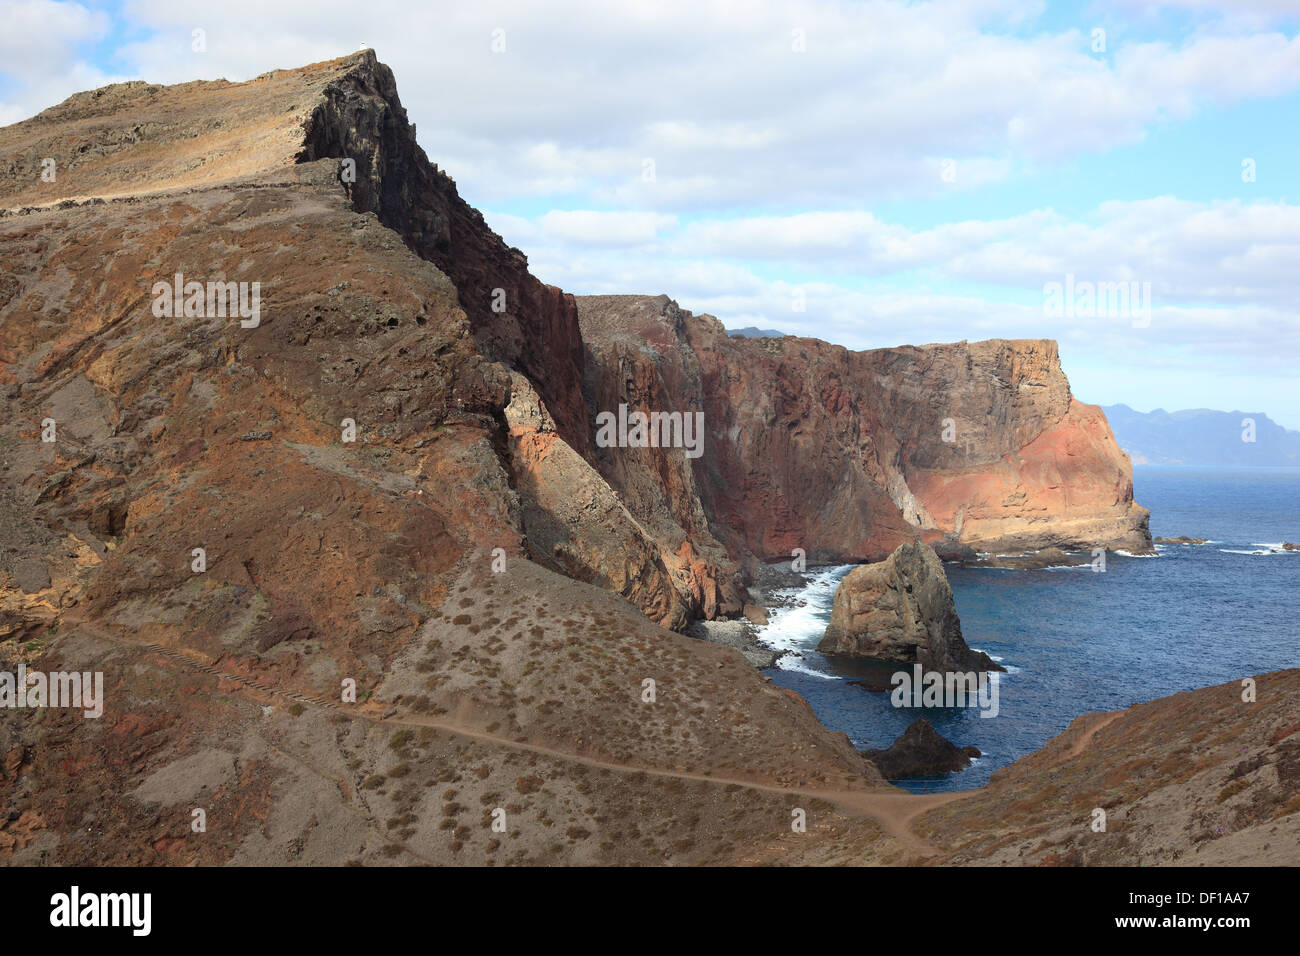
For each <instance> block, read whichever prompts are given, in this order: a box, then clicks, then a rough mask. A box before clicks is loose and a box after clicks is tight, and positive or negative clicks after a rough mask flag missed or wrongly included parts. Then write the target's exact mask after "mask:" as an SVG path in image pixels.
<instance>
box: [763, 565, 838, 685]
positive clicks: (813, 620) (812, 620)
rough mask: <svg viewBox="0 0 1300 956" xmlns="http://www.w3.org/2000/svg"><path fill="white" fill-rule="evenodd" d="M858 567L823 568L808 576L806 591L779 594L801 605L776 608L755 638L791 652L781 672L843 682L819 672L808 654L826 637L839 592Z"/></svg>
mask: <svg viewBox="0 0 1300 956" xmlns="http://www.w3.org/2000/svg"><path fill="white" fill-rule="evenodd" d="M853 567H854V565H851V564H845V565H840V566H838V567H834V568H819V569H817V570H815V571H812V572H810V573H809V575H808V583H807V584H806V585H805V586H804V587H802V588H786V589H783V590H781V591H779V592H778V594H779V595H780V596H782V597H788V598H793V599H795V600H797V601H801V602H802V603H801V604H795V605H789V606H786V607H778V608H773V609H772V611H771V613H770V615H769V618H768V623H767V624H765V625H763V626H762V627H759V628H757V629H756V631H755V633H754V636H755V637H756V638H758V640H760V641H762V642H763V643H764V644H766V645H768V646H769V647H772V648H775V649H776V650H778V651H789V652H790V653H788V654H785V655H783V656H782V657H781V659H780V660H779V661H777V664H776V666H777V667H778V668H779V669H780V670H785V671H798V672H799V673H802V674H809V675H811V676H813V677H820V678H822V679H823V680H840V678H839V677H837V676H835V675H834V674H827V673H826V672H825V671H820V670H817V669H816V668H815V667H812V666H811V665H809V664H808V662H807V660H806V659H805V658H804V657H803V654H804V652H807V651H815V650H816V649H817V645H818V644H819V643H820V642H821V639H822V637H823V636H824V635H825V633H826V625H827V624H828V623H829V622H830V619H831V607H832V605H833V604H834V603H835V588H836V587H837V586H838V585H839V582H840V578H842V577H844V575H845V574H847V573H848V572H849V571H850V570H851V569H852V568H853Z"/></svg>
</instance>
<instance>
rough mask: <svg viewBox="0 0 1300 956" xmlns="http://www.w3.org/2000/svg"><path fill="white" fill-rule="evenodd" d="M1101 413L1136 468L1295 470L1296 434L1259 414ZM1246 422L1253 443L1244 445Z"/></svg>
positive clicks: (1113, 409) (1298, 459) (1108, 408)
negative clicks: (1266, 467)
mask: <svg viewBox="0 0 1300 956" xmlns="http://www.w3.org/2000/svg"><path fill="white" fill-rule="evenodd" d="M1102 411H1104V412H1105V413H1106V418H1107V419H1108V420H1109V421H1110V427H1111V429H1112V430H1113V431H1114V432H1115V440H1116V441H1118V442H1119V446H1120V448H1123V449H1124V450H1125V451H1126V452H1128V453H1129V457H1130V458H1132V460H1133V464H1135V465H1300V432H1297V431H1291V430H1289V429H1286V428H1283V427H1282V426H1281V425H1279V424H1278V423H1277V422H1275V421H1273V420H1272V419H1270V418H1269V417H1268V416H1267V415H1265V414H1264V413H1263V412H1217V411H1214V410H1212V409H1209V408H1189V409H1185V410H1184V411H1181V412H1167V411H1165V410H1164V409H1163V408H1157V409H1156V410H1155V411H1151V412H1138V411H1134V410H1133V409H1131V408H1129V407H1128V406H1127V405H1103V406H1102ZM1247 419H1249V422H1248V421H1247ZM1250 422H1253V423H1254V435H1253V437H1254V441H1248V440H1246V439H1248V438H1250V437H1251V435H1250V431H1249V428H1250Z"/></svg>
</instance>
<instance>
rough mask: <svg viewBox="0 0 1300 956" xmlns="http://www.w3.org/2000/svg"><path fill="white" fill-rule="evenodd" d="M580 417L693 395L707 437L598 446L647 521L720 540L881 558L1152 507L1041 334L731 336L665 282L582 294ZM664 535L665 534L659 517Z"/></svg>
mask: <svg viewBox="0 0 1300 956" xmlns="http://www.w3.org/2000/svg"><path fill="white" fill-rule="evenodd" d="M578 306H579V312H580V314H581V317H582V323H583V334H584V339H585V341H586V343H587V349H588V361H587V386H586V394H587V401H588V404H589V408H590V411H591V413H592V414H593V415H594V414H596V413H597V412H599V411H602V410H611V409H614V408H616V407H617V404H618V403H619V402H626V403H628V404H629V406H631V407H640V408H643V409H646V410H651V409H659V410H683V411H689V410H694V409H702V410H703V411H704V413H705V422H706V429H705V431H706V445H705V449H706V450H705V454H704V455H703V456H701V457H700V458H698V459H695V460H693V461H690V460H688V459H687V458H686V456H685V454H684V453H683V452H682V451H681V450H679V449H653V448H649V449H607V450H600V449H598V450H596V452H595V453H594V454H595V456H596V459H595V460H596V462H597V465H598V467H599V468H600V469H601V472H602V474H604V475H605V476H606V478H607V479H608V480H609V482H610V484H611V485H613V486H614V487H615V488H616V489H617V490H618V491H619V492H620V494H622V495H623V496H624V498H625V500H626V501H627V502H628V506H629V508H630V509H631V510H632V512H633V513H634V514H635V515H637V517H638V519H639V520H641V521H642V522H643V523H645V524H646V525H647V526H651V527H656V528H659V529H663V528H665V527H675V528H676V529H677V533H679V534H685V535H686V536H688V537H690V538H692V540H693V539H694V538H695V537H696V536H699V537H700V538H701V539H702V540H705V541H711V540H714V539H717V540H720V541H722V542H723V543H724V544H726V545H727V546H728V547H729V548H730V550H731V551H732V553H733V554H735V555H738V556H741V557H743V556H744V555H745V553H746V552H749V553H752V554H753V555H756V556H758V557H760V558H764V559H775V558H789V557H790V555H791V552H792V551H793V550H794V549H796V548H802V549H804V550H805V551H806V552H807V555H808V558H809V559H810V560H862V559H870V560H879V559H881V558H883V557H884V556H885V555H887V554H888V553H889V552H891V551H892V550H893V549H894V548H895V547H897V545H898V544H900V543H903V542H905V541H910V540H912V539H913V538H914V537H916V536H921V537H923V538H925V539H927V540H930V541H933V542H935V543H936V545H937V546H939V547H940V548H945V547H947V548H957V547H962V546H970V547H973V548H976V549H981V550H991V549H1004V548H1019V549H1025V548H1042V547H1048V546H1055V547H1065V548H1072V547H1073V548H1092V547H1109V548H1127V549H1133V550H1146V549H1148V548H1149V547H1150V537H1149V535H1148V533H1147V530H1146V520H1147V512H1146V511H1145V509H1143V508H1141V507H1139V506H1137V505H1136V504H1134V502H1133V497H1132V477H1131V468H1130V465H1129V462H1128V459H1127V457H1126V456H1125V455H1124V454H1123V452H1121V451H1120V450H1119V448H1118V446H1117V445H1116V444H1115V441H1114V438H1113V436H1112V435H1111V433H1110V429H1109V427H1108V426H1107V424H1106V421H1105V417H1104V416H1103V415H1102V414H1101V412H1100V410H1099V409H1097V408H1095V407H1093V406H1087V405H1082V404H1080V403H1079V402H1077V401H1076V400H1074V399H1073V397H1072V396H1071V395H1070V389H1069V383H1068V381H1067V380H1066V378H1065V375H1064V373H1063V372H1062V370H1061V367H1060V361H1059V356H1058V354H1057V348H1056V344H1055V343H1054V342H1050V341H1040V340H1026V341H1002V340H994V341H990V342H977V343H966V342H960V343H956V344H952V345H932V346H923V347H918V348H913V347H906V348H896V349H879V350H875V351H870V352H851V351H849V350H847V349H844V348H841V347H838V346H834V345H829V344H827V343H825V342H820V341H818V340H815V339H800V338H794V337H787V338H784V339H742V338H730V337H728V336H727V334H726V331H725V330H724V329H723V327H722V325H721V324H720V323H719V322H718V321H717V320H716V319H713V318H712V317H709V316H693V315H691V314H690V313H687V312H684V311H682V310H681V309H679V308H678V307H677V306H676V304H675V303H673V302H672V301H671V300H669V299H667V298H666V297H663V296H660V297H657V298H650V297H645V296H591V297H586V296H584V297H579V299H578ZM660 533H663V534H667V533H668V532H664V531H662V530H661V532H660Z"/></svg>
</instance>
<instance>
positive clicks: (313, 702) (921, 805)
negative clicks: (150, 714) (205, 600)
mask: <svg viewBox="0 0 1300 956" xmlns="http://www.w3.org/2000/svg"><path fill="white" fill-rule="evenodd" d="M64 621H65V622H66V623H67V625H68V626H69V627H75V628H77V629H79V630H81V631H83V632H85V633H87V634H90V635H91V636H93V637H96V638H98V639H99V640H103V641H106V642H107V643H109V644H113V645H115V646H118V647H123V648H129V649H136V650H148V651H152V652H153V653H155V654H158V655H159V656H161V657H163V658H164V659H166V660H169V661H172V662H173V663H176V664H179V665H181V666H183V667H187V668H189V669H191V670H197V671H201V672H202V673H205V674H209V675H211V676H213V677H215V678H217V679H218V680H224V681H230V682H233V683H236V684H239V685H241V686H242V687H245V688H248V689H250V690H253V691H257V692H258V693H262V694H267V695H270V696H272V697H279V698H283V699H285V700H289V701H293V702H295V703H298V704H303V705H306V706H311V707H316V708H320V709H325V710H329V711H332V712H334V713H337V714H341V715H342V716H344V717H347V718H349V719H352V720H364V721H367V722H369V723H372V724H385V725H390V726H395V727H428V728H430V729H432V730H437V731H441V732H443V733H448V734H453V735H455V736H458V737H463V738H466V739H469V740H474V741H478V742H480V743H485V744H488V745H490V746H495V747H506V748H509V749H511V750H516V751H521V752H524V753H534V754H538V755H540V756H544V757H549V758H551V759H554V760H560V761H564V762H568V763H577V764H582V765H583V766H587V767H593V768H597V769H601V770H610V771H613V772H615V773H625V774H637V773H640V774H646V775H647V776H652V777H661V778H667V779H674V780H685V781H690V782H693V783H709V784H715V785H717V786H739V787H745V788H747V789H750V790H756V791H760V792H763V793H778V794H783V795H786V796H792V797H803V798H812V799H819V800H825V801H826V802H827V803H830V804H832V805H833V806H835V807H837V808H839V809H840V810H842V811H844V812H845V813H847V814H848V815H849V816H867V817H870V818H871V819H873V820H875V821H876V822H877V823H878V824H880V827H881V828H882V829H883V830H884V831H885V832H886V833H887V834H889V835H890V836H891V837H893V838H894V839H895V840H897V841H898V842H899V843H900V844H902V845H903V846H904V847H905V848H906V849H907V850H909V851H910V852H912V853H914V854H916V855H917V856H921V857H929V856H934V855H937V854H939V853H942V852H943V850H942V848H940V847H936V846H934V845H932V844H930V843H928V842H926V841H925V840H924V839H922V838H921V837H920V836H919V835H918V834H917V833H916V832H915V831H914V830H913V829H912V821H913V820H915V819H916V818H917V817H918V816H920V815H921V814H923V813H926V812H927V811H929V810H933V809H934V808H936V807H940V806H944V805H945V804H949V803H953V802H955V801H957V800H964V799H966V798H968V797H971V796H973V795H974V794H977V793H980V792H982V790H983V788H980V789H977V790H962V791H956V792H949V793H932V794H912V793H906V792H902V791H898V790H893V791H876V790H816V789H810V788H807V787H797V788H792V787H783V786H780V785H778V784H772V783H763V782H760V781H755V780H746V779H743V778H735V777H718V776H714V775H712V774H703V773H689V772H685V771H677V770H664V769H662V768H658V767H645V766H637V765H635V764H626V763H615V762H613V761H607V760H601V759H598V758H596V757H587V756H583V755H581V754H575V753H571V752H569V751H565V750H560V749H557V748H554V747H548V746H546V745H544V744H537V743H530V742H527V741H519V740H511V739H509V738H506V737H498V736H496V735H494V734H490V733H488V732H486V731H484V730H479V729H477V728H475V727H470V726H466V725H463V724H458V723H455V722H451V721H446V720H437V719H435V718H431V717H417V716H415V715H409V714H408V715H402V716H398V715H396V714H394V713H392V711H391V709H385V708H382V707H375V706H371V705H344V704H342V703H335V702H333V701H329V700H325V699H323V698H320V697H313V696H310V695H307V694H297V693H293V692H292V691H285V690H280V689H279V688H275V687H271V686H268V685H266V684H263V683H261V682H260V681H255V680H252V679H250V678H247V677H242V676H240V675H238V674H230V673H226V672H224V671H221V670H218V669H217V668H215V667H212V666H211V665H208V664H204V663H203V662H202V661H198V660H195V659H194V658H192V657H190V656H189V655H187V654H184V653H182V652H180V651H177V650H174V649H172V648H168V647H163V646H162V645H161V644H154V643H152V642H145V641H124V640H120V639H118V638H113V637H110V636H108V635H107V634H106V633H104V631H103V629H102V628H100V627H98V626H97V625H94V624H91V623H89V622H87V621H84V620H78V619H74V618H72V617H71V616H67V617H65V618H64ZM1100 716H1102V717H1103V718H1104V719H1102V720H1100V721H1098V722H1097V723H1096V724H1095V725H1094V726H1093V727H1091V728H1090V729H1089V730H1088V732H1087V733H1086V734H1085V735H1083V736H1082V737H1081V738H1080V739H1079V740H1078V741H1076V742H1075V744H1074V745H1073V746H1072V747H1071V749H1070V751H1069V752H1068V754H1067V759H1068V758H1071V757H1075V756H1078V755H1079V754H1080V753H1082V752H1083V750H1085V749H1086V748H1087V746H1088V745H1089V744H1090V743H1091V742H1092V738H1093V737H1094V736H1095V735H1096V733H1097V732H1098V731H1100V730H1101V729H1102V728H1103V727H1105V726H1106V725H1107V724H1109V723H1110V722H1111V721H1113V720H1115V719H1116V718H1117V717H1119V716H1120V715H1119V714H1105V715H1100Z"/></svg>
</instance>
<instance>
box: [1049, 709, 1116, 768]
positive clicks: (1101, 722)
mask: <svg viewBox="0 0 1300 956" xmlns="http://www.w3.org/2000/svg"><path fill="white" fill-rule="evenodd" d="M1123 714H1124V711H1122V710H1117V711H1115V712H1114V713H1112V714H1088V715H1086V716H1088V717H1092V718H1095V719H1094V722H1093V725H1092V726H1091V727H1089V728H1088V730H1087V731H1086V732H1085V733H1083V734H1081V735H1080V737H1079V739H1078V740H1076V741H1075V742H1074V744H1073V745H1072V746H1071V747H1070V749H1069V750H1068V751H1066V754H1065V758H1064V759H1066V760H1071V759H1073V758H1075V757H1077V756H1079V754H1081V753H1083V752H1084V751H1085V750H1087V749H1088V748H1089V747H1091V746H1092V741H1093V738H1094V737H1096V736H1097V734H1098V733H1100V732H1101V730H1102V728H1103V727H1108V726H1110V725H1111V724H1112V723H1114V722H1115V721H1117V720H1119V718H1120V717H1122V716H1123Z"/></svg>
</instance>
